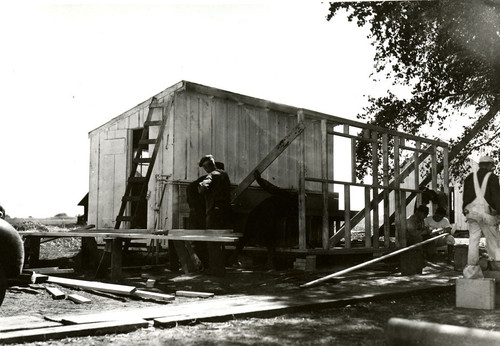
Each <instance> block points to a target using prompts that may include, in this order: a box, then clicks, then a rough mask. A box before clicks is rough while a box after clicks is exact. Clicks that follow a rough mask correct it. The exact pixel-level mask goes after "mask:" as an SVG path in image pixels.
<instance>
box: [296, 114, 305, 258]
mask: <svg viewBox="0 0 500 346" xmlns="http://www.w3.org/2000/svg"><path fill="white" fill-rule="evenodd" d="M297 122H302V123H304V111H303V110H302V109H300V110H299V111H298V112H297ZM305 136H306V131H303V132H302V133H301V134H300V136H299V138H298V139H299V148H298V156H299V157H298V160H297V165H298V178H299V182H298V188H299V205H298V210H299V249H300V250H305V249H306V185H305V184H306V182H305V176H306V175H305V170H306V163H305V156H306V150H305V147H306V144H305Z"/></svg>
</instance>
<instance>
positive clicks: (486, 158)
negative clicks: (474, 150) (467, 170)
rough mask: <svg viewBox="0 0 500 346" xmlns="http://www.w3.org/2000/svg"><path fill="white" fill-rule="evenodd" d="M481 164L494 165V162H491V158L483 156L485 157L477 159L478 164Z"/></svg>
mask: <svg viewBox="0 0 500 346" xmlns="http://www.w3.org/2000/svg"><path fill="white" fill-rule="evenodd" d="M481 162H488V163H494V162H495V161H493V159H492V158H491V157H489V156H487V155H485V156H481V157H480V158H479V163H481Z"/></svg>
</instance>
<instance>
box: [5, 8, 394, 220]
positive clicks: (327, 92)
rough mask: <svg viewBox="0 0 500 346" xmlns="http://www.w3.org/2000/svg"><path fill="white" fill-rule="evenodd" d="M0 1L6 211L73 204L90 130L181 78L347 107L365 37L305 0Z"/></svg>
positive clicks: (359, 100)
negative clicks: (153, 0)
mask: <svg viewBox="0 0 500 346" xmlns="http://www.w3.org/2000/svg"><path fill="white" fill-rule="evenodd" d="M19 3H20V2H17V1H16V2H14V1H6V2H2V4H1V5H0V30H1V32H2V35H1V36H0V44H1V51H2V53H1V54H0V94H1V113H0V145H1V148H2V159H3V164H2V166H1V170H0V204H1V205H3V207H4V208H5V209H6V213H7V214H8V215H9V216H11V217H28V216H32V217H50V216H54V215H56V214H58V213H67V214H68V215H70V216H75V215H77V214H83V207H80V206H77V204H78V202H79V201H80V200H81V199H82V198H83V197H84V195H85V194H86V193H87V192H88V186H89V148H90V143H89V139H88V133H89V132H90V131H92V130H93V129H95V128H97V127H99V126H100V125H102V124H104V123H105V122H107V121H108V120H110V119H112V118H114V117H116V116H118V115H120V114H121V113H123V112H125V111H127V110H129V109H130V108H132V107H134V106H135V105H137V104H139V103H141V102H143V101H145V100H147V99H148V98H149V97H151V96H153V95H155V94H157V93H158V92H160V91H162V90H164V89H166V88H167V87H169V86H171V85H173V84H175V83H177V82H179V81H181V80H188V81H191V82H195V83H200V84H204V85H208V86H211V87H215V88H220V89H224V90H228V91H232V92H236V93H240V94H245V95H249V96H252V97H257V98H262V99H266V100H270V101H273V102H277V103H283V104H287V105H291V106H295V107H303V108H308V109H311V110H315V111H320V112H324V113H328V114H332V115H335V116H339V117H343V118H349V119H355V116H356V114H358V113H359V112H361V110H362V108H363V106H365V105H367V101H366V97H365V95H372V96H380V95H381V93H383V92H384V91H385V90H386V89H387V86H386V85H382V84H381V83H375V82H373V81H372V78H371V77H370V73H371V72H372V66H373V56H374V49H373V47H372V46H371V45H370V42H369V41H368V39H367V38H366V36H367V34H368V30H367V29H366V28H358V27H357V26H356V24H354V23H349V22H348V21H347V20H346V19H345V18H343V17H342V16H340V17H338V18H336V19H335V20H334V21H330V22H328V21H327V20H326V15H327V14H328V4H327V3H325V2H321V1H315V0H304V1H272V0H269V1H250V0H249V1H209V0H205V1H201V0H200V1H192V0H187V1H156V2H148V3H139V2H112V1H109V2H103V1H100V2H94V3H92V2H81V3H80V4H76V5H75V4H70V3H68V2H44V1H31V2H30V1H27V2H23V4H19Z"/></svg>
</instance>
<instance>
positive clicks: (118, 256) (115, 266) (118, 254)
mask: <svg viewBox="0 0 500 346" xmlns="http://www.w3.org/2000/svg"><path fill="white" fill-rule="evenodd" d="M121 276H122V239H121V238H113V239H112V240H111V280H113V281H117V280H119V279H120V277H121Z"/></svg>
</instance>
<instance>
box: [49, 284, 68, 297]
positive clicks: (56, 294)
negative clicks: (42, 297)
mask: <svg viewBox="0 0 500 346" xmlns="http://www.w3.org/2000/svg"><path fill="white" fill-rule="evenodd" d="M45 289H46V290H47V292H49V293H50V295H51V296H52V299H64V298H66V293H64V292H63V291H61V290H60V289H59V288H57V287H51V286H45Z"/></svg>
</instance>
